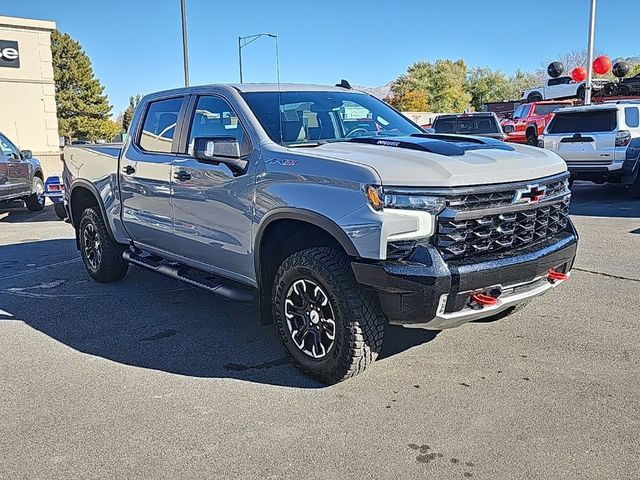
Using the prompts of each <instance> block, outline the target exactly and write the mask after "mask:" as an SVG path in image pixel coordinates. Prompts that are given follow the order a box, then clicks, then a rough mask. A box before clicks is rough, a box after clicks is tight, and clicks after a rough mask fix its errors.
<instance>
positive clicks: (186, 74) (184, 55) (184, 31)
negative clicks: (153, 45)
mask: <svg viewBox="0 0 640 480" xmlns="http://www.w3.org/2000/svg"><path fill="white" fill-rule="evenodd" d="M180 11H181V13H182V59H183V62H184V86H185V87H188V86H189V49H188V47H187V0H180Z"/></svg>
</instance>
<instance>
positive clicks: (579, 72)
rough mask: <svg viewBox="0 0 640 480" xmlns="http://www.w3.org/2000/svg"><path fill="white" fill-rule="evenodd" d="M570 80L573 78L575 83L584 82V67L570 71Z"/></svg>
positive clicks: (585, 75) (585, 71) (585, 76)
mask: <svg viewBox="0 0 640 480" xmlns="http://www.w3.org/2000/svg"><path fill="white" fill-rule="evenodd" d="M571 78H573V79H574V80H575V81H576V82H578V83H580V82H584V81H585V80H586V78H587V69H586V68H584V67H576V68H574V69H573V70H571Z"/></svg>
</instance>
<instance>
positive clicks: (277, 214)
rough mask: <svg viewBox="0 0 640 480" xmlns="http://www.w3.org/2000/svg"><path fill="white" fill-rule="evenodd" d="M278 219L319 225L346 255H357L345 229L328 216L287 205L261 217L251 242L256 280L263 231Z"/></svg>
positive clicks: (257, 277)
mask: <svg viewBox="0 0 640 480" xmlns="http://www.w3.org/2000/svg"><path fill="white" fill-rule="evenodd" d="M278 220H298V221H302V222H306V223H309V224H311V225H315V226H317V227H320V228H321V229H323V230H324V231H325V232H327V233H328V234H329V235H331V236H332V237H333V238H334V239H335V240H336V241H337V242H338V243H339V244H340V246H341V247H342V248H343V249H344V251H345V252H347V255H349V256H351V257H358V256H359V254H358V250H356V247H355V246H354V245H353V242H352V241H351V239H350V238H349V237H348V235H347V234H346V233H345V231H344V230H343V229H342V228H340V226H338V224H336V223H335V222H334V221H333V220H331V219H330V218H328V217H325V216H324V215H322V214H320V213H317V212H314V211H312V210H306V209H300V208H287V207H284V208H277V209H275V210H271V211H270V212H269V213H267V214H266V215H265V216H264V217H262V220H261V221H260V225H259V226H258V231H257V232H256V236H255V240H254V243H253V246H254V249H253V251H254V255H253V257H254V264H255V270H256V279H258V282H259V281H260V280H259V279H260V274H261V269H260V265H261V260H260V246H261V245H262V237H263V236H264V232H265V231H266V230H267V227H268V226H269V225H270V224H272V223H273V222H275V221H278Z"/></svg>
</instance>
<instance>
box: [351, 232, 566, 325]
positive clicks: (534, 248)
mask: <svg viewBox="0 0 640 480" xmlns="http://www.w3.org/2000/svg"><path fill="white" fill-rule="evenodd" d="M577 240H578V237H577V233H576V232H575V229H574V228H573V226H572V225H571V223H569V228H568V229H567V230H565V231H563V232H562V233H560V234H558V235H556V236H554V237H553V238H550V239H547V240H546V241H544V242H541V243H538V244H535V245H531V246H529V247H527V248H522V249H520V250H518V251H517V252H515V253H514V252H511V253H510V254H505V253H498V254H495V255H488V256H483V257H477V258H475V260H469V259H466V260H464V261H456V262H453V261H452V262H449V263H446V262H445V261H444V260H443V259H442V256H441V255H440V254H439V252H438V251H437V250H436V248H435V247H433V246H432V245H429V244H425V245H419V246H418V247H416V249H415V250H414V251H413V253H412V254H411V255H410V256H409V257H408V258H407V259H405V260H401V261H379V262H371V263H364V262H354V263H352V267H353V271H354V273H355V276H356V279H357V281H358V282H359V283H360V284H362V285H364V286H365V287H367V288H369V289H372V290H373V291H375V292H377V294H378V296H379V298H380V304H381V306H382V309H383V311H384V313H385V315H386V316H387V318H388V319H389V322H390V323H394V324H403V325H407V326H415V327H421V328H427V329H435V330H442V329H445V328H451V327H457V326H459V325H462V324H463V323H466V322H469V321H472V320H479V319H482V318H486V317H489V316H493V315H496V314H498V313H500V312H502V311H504V310H506V309H508V308H510V307H513V306H516V305H518V304H520V303H523V302H525V301H527V300H529V299H531V298H534V297H537V296H539V295H541V294H543V293H545V292H546V291H548V290H550V289H551V288H554V287H555V286H557V285H559V284H561V283H563V281H556V282H553V283H552V282H551V281H549V280H548V279H547V272H548V271H549V270H550V269H555V270H557V271H559V272H563V273H569V271H570V269H571V267H572V266H573V261H574V258H575V256H576V250H577ZM479 292H485V293H491V294H492V295H494V296H497V298H498V300H497V303H496V304H495V305H492V306H484V307H481V306H479V305H477V304H474V303H473V302H472V300H471V295H473V294H475V293H479ZM498 293H499V294H498Z"/></svg>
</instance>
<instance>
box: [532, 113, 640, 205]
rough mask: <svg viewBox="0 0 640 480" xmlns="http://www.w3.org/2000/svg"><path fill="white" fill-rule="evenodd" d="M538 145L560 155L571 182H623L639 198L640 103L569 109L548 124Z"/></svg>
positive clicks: (557, 114)
mask: <svg viewBox="0 0 640 480" xmlns="http://www.w3.org/2000/svg"><path fill="white" fill-rule="evenodd" d="M539 146H541V147H544V148H545V149H548V150H553V151H554V152H556V153H557V154H558V155H560V156H561V157H562V158H563V159H564V161H565V162H567V166H568V167H569V172H571V179H572V180H589V181H592V182H595V183H604V182H609V183H622V184H623V185H628V186H629V191H630V193H631V194H632V196H634V197H636V198H640V175H639V174H638V170H639V169H640V102H639V101H633V102H631V101H617V102H611V103H603V104H601V105H587V106H580V107H567V108H564V109H562V110H561V111H559V112H557V113H556V115H555V116H554V118H553V120H552V121H551V122H549V125H547V128H546V130H545V134H544V136H543V137H542V138H540V139H539Z"/></svg>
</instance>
